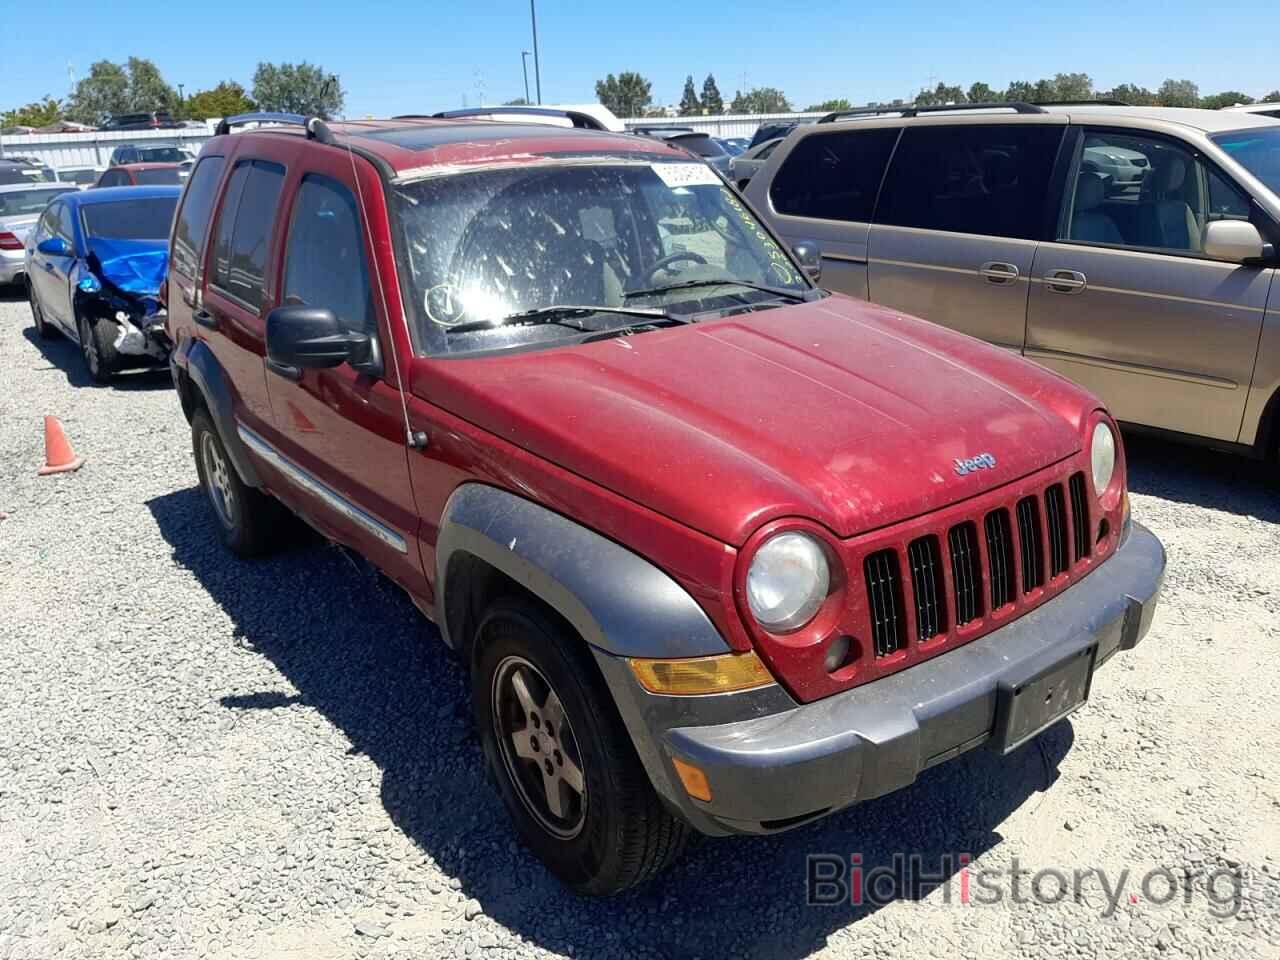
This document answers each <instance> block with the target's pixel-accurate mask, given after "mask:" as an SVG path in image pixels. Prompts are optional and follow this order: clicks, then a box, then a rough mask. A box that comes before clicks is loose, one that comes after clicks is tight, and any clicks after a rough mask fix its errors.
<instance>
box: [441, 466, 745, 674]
mask: <svg viewBox="0 0 1280 960" xmlns="http://www.w3.org/2000/svg"><path fill="white" fill-rule="evenodd" d="M459 554H472V555H474V556H475V557H477V558H479V559H480V560H482V561H484V562H485V563H488V564H490V565H491V566H492V567H494V568H495V569H497V570H499V571H501V572H502V573H503V574H505V575H506V576H508V577H510V578H511V579H512V580H514V581H515V582H516V583H518V584H520V585H521V586H522V587H524V588H525V589H526V590H528V591H529V592H531V593H532V594H534V595H535V596H537V597H538V598H540V599H541V600H542V601H543V602H545V603H546V604H548V605H549V606H550V607H551V608H552V609H553V610H555V611H556V612H557V613H559V614H560V616H562V617H564V618H565V620H567V621H568V622H569V624H570V625H572V626H573V627H574V629H576V630H577V631H578V633H579V634H580V635H581V636H582V638H583V639H584V640H586V642H587V643H588V644H590V645H591V646H592V647H594V648H596V649H598V650H601V651H604V652H606V653H610V654H613V655H614V656H622V657H699V656H711V655H714V654H722V653H729V652H730V649H729V646H728V644H727V643H725V641H724V638H723V637H721V636H720V633H719V631H717V630H716V628H715V626H714V625H713V624H712V623H711V620H710V619H709V618H708V617H707V615H706V613H705V612H704V611H703V609H702V608H701V607H700V606H698V604H697V602H696V601H695V600H694V599H693V597H691V596H690V595H689V594H688V592H686V591H685V589H684V588H683V587H681V586H680V584H678V583H677V582H676V581H675V580H674V579H672V578H671V577H670V576H669V575H668V574H666V573H665V572H664V571H662V570H660V569H658V568H657V567H656V566H654V565H653V564H652V563H650V562H649V561H648V560H645V559H644V558H643V557H641V556H639V555H638V554H636V553H633V552H632V551H631V550H628V549H627V548H626V547H623V546H621V545H620V544H617V543H615V542H613V541H612V540H609V539H608V538H607V537H603V536H601V535H600V534H598V533H596V532H595V531H593V530H590V529H588V528H587V527H585V526H583V525H582V524H580V523H577V522H576V521H574V520H571V519H569V518H568V517H565V516H563V515H561V514H558V513H556V512H554V511H552V510H549V509H547V508H546V507H543V506H541V505H539V504H537V503H534V502H533V501H531V500H526V499H524V498H523V497H519V496H516V495H515V494H513V493H510V492H509V491H506V490H501V489H499V488H497V487H492V486H488V485H487V484H482V483H466V484H463V485H462V486H460V487H458V488H457V489H456V490H455V491H454V492H453V494H452V495H451V496H450V497H449V500H448V502H447V503H446V504H445V508H444V512H443V514H442V516H441V520H440V530H439V535H438V537H437V541H436V597H435V603H436V618H435V619H436V624H437V626H438V627H439V628H440V632H441V634H442V635H443V636H444V639H445V642H446V643H448V644H449V645H450V646H451V647H454V648H455V649H459V648H460V646H461V644H460V638H458V637H457V636H455V635H454V634H453V632H452V631H451V627H453V628H454V630H456V628H457V626H458V620H459V616H458V614H457V613H456V612H453V613H452V614H451V611H456V610H458V609H460V608H458V607H457V605H456V604H455V605H453V606H452V607H451V605H450V604H449V602H448V596H449V592H450V591H451V590H457V589H465V585H460V584H456V583H451V582H450V580H449V576H450V568H451V561H452V560H453V559H454V558H455V557H456V556H458V555H459ZM451 619H452V620H453V623H452V624H451V623H450V620H451Z"/></svg>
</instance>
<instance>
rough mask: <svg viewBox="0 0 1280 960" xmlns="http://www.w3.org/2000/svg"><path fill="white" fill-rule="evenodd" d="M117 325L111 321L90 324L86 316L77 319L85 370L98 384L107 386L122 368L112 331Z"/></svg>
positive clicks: (77, 330)
mask: <svg viewBox="0 0 1280 960" xmlns="http://www.w3.org/2000/svg"><path fill="white" fill-rule="evenodd" d="M114 326H115V324H113V323H111V322H110V321H109V320H99V321H98V322H97V323H90V322H89V318H88V317H85V316H84V315H80V316H78V317H76V332H77V334H78V335H79V337H80V355H81V356H82V357H84V365H85V369H87V370H88V371H89V376H90V377H92V378H93V382H94V383H97V384H107V383H110V382H111V378H112V377H113V376H115V373H116V371H117V370H118V369H119V368H120V355H119V354H118V353H116V348H115V343H114V342H113V341H112V338H111V330H112V328H114Z"/></svg>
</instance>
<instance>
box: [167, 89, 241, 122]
mask: <svg viewBox="0 0 1280 960" xmlns="http://www.w3.org/2000/svg"><path fill="white" fill-rule="evenodd" d="M256 109H257V104H256V103H254V102H253V101H252V100H251V99H249V95H248V94H247V93H245V91H244V87H242V86H240V84H238V83H236V82H235V81H234V80H223V81H222V82H221V83H220V84H218V85H217V86H216V87H212V88H210V89H208V90H200V91H198V92H196V93H193V94H192V95H191V96H190V97H188V98H187V102H186V103H185V104H183V106H182V111H183V114H184V115H185V116H187V117H189V118H190V119H192V120H208V119H209V118H211V117H234V116H235V115H236V114H237V113H249V112H250V111H252V110H256Z"/></svg>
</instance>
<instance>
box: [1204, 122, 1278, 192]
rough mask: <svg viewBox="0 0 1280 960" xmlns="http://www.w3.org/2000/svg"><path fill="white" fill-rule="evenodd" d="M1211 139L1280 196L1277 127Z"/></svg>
mask: <svg viewBox="0 0 1280 960" xmlns="http://www.w3.org/2000/svg"><path fill="white" fill-rule="evenodd" d="M1210 139H1211V140H1213V142H1214V143H1216V144H1217V145H1218V146H1220V147H1221V148H1222V149H1223V150H1225V151H1226V152H1227V153H1228V154H1230V155H1231V159H1232V160H1235V161H1236V162H1237V163H1239V164H1240V165H1241V166H1242V167H1244V168H1245V169H1246V170H1248V171H1249V172H1250V173H1252V174H1253V175H1254V176H1255V177H1257V178H1258V179H1259V180H1261V181H1262V182H1263V183H1265V184H1266V185H1267V187H1268V188H1269V189H1270V190H1271V192H1272V193H1274V194H1275V195H1276V196H1277V197H1280V127H1264V128H1262V129H1253V130H1237V131H1235V132H1234V133H1220V134H1218V135H1217V136H1215V137H1211V138H1210Z"/></svg>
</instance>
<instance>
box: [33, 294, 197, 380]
mask: <svg viewBox="0 0 1280 960" xmlns="http://www.w3.org/2000/svg"><path fill="white" fill-rule="evenodd" d="M24 299H25V298H24ZM22 335H23V336H24V337H26V338H27V340H28V341H30V342H31V344H32V345H33V346H34V347H35V348H36V349H37V350H39V351H40V353H41V355H42V356H43V357H44V358H45V359H46V360H48V361H49V364H50V368H51V369H57V370H61V371H62V372H63V373H64V374H66V377H67V383H69V384H70V385H71V386H73V387H93V388H95V389H99V390H104V389H105V390H121V391H132V390H164V389H166V388H172V387H173V378H172V377H171V376H170V374H169V369H168V368H167V367H162V368H160V369H158V370H126V371H124V372H123V373H118V374H116V376H115V377H114V379H112V381H111V383H110V384H109V385H107V386H105V387H102V386H99V385H98V384H96V383H94V382H93V378H92V377H90V376H89V371H88V370H87V369H86V368H85V365H84V357H82V356H81V355H80V347H79V346H78V345H76V344H75V343H73V342H72V341H70V340H68V339H67V338H66V337H64V336H62V335H61V334H58V335H56V336H53V337H50V338H49V339H48V340H41V339H40V336H39V335H38V334H37V333H36V328H35V327H34V326H27V327H24V328H23V330H22Z"/></svg>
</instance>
